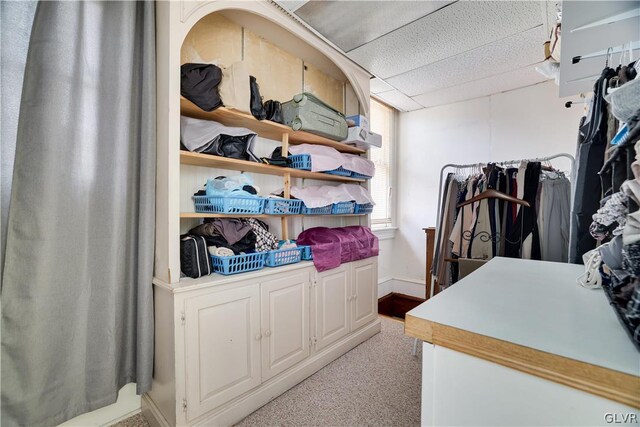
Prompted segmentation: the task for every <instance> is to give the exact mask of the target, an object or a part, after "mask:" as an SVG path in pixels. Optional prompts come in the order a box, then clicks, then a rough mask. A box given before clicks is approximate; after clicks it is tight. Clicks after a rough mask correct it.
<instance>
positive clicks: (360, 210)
mask: <svg viewBox="0 0 640 427" xmlns="http://www.w3.org/2000/svg"><path fill="white" fill-rule="evenodd" d="M371 212H373V205H372V204H371V203H364V204H361V203H356V207H355V209H354V211H353V213H356V214H370V213H371Z"/></svg>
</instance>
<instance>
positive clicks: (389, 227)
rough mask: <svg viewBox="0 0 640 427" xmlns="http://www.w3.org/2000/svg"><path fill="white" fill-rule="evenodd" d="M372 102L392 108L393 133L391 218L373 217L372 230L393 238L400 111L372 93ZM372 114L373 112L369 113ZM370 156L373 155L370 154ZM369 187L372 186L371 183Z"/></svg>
mask: <svg viewBox="0 0 640 427" xmlns="http://www.w3.org/2000/svg"><path fill="white" fill-rule="evenodd" d="M371 102H377V103H378V104H381V105H382V106H384V107H386V108H388V109H390V110H391V113H392V118H391V134H390V135H389V141H390V145H391V146H390V147H389V159H388V165H389V191H388V193H387V204H388V207H389V218H384V219H379V220H377V221H376V220H374V219H373V218H371V230H372V231H373V232H374V234H376V235H377V236H378V238H379V239H392V238H394V237H395V231H396V230H397V229H398V227H397V226H396V218H397V186H396V183H397V163H396V162H397V150H398V120H399V113H400V112H399V111H398V109H397V108H395V107H393V106H391V105H389V104H388V103H386V102H384V101H383V100H381V99H380V98H377V97H375V96H373V95H371ZM369 115H370V116H371V112H370V114H369ZM376 149H378V148H374V147H372V148H371V149H370V150H376ZM369 157H371V156H370V155H369ZM369 187H371V186H370V185H369Z"/></svg>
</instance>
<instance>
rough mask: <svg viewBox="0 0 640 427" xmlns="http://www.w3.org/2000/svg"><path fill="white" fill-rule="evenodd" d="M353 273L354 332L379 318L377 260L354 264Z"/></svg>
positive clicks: (352, 319) (352, 316) (352, 325)
mask: <svg viewBox="0 0 640 427" xmlns="http://www.w3.org/2000/svg"><path fill="white" fill-rule="evenodd" d="M351 271H352V275H351V289H352V310H351V330H352V331H354V330H356V329H358V328H360V327H362V326H364V325H366V324H367V323H369V322H371V321H373V320H375V319H376V317H377V316H378V295H377V288H378V263H377V258H367V259H364V260H360V261H356V262H353V263H352V264H351Z"/></svg>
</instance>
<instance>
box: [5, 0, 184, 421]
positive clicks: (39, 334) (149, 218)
mask: <svg viewBox="0 0 640 427" xmlns="http://www.w3.org/2000/svg"><path fill="white" fill-rule="evenodd" d="M5 7H9V6H8V5H7V4H5V3H3V4H2V13H3V17H2V19H3V21H4V11H5ZM2 30H3V33H4V31H5V28H4V27H3V29H2ZM155 34H156V33H155V3H154V2H39V3H38V6H37V11H36V15H35V18H34V21H33V28H32V32H31V39H30V46H29V53H28V57H27V65H26V68H25V73H24V85H23V88H22V97H21V99H22V101H21V102H22V103H21V106H20V119H19V125H18V133H17V144H16V154H15V168H14V175H13V176H14V178H13V188H12V193H11V204H10V212H9V220H8V227H7V230H6V232H7V250H6V258H5V269H4V274H3V287H2V310H1V311H2V334H1V335H2V374H1V375H2V390H1V393H2V421H1V424H2V425H3V426H13V425H22V426H51V425H58V424H60V423H62V422H64V421H65V420H68V419H70V418H73V417H75V416H77V415H79V414H82V413H85V412H88V411H92V410H95V409H98V408H100V407H103V406H106V405H109V404H111V403H114V402H115V401H116V399H117V397H118V391H119V390H120V389H121V388H122V387H123V386H124V385H125V384H128V383H131V382H135V383H136V387H137V392H138V394H141V393H144V392H147V391H149V390H150V389H151V380H152V372H153V349H154V345H153V340H154V332H153V330H154V323H153V322H154V319H153V285H152V280H153V265H154V230H155V194H156V191H155V183H156V169H155V168H156V60H155V55H156V49H155V47H156V40H155ZM3 36H4V35H3ZM114 41H117V42H114ZM3 44H4V40H3ZM3 56H4V51H3ZM3 59H4V58H3ZM3 73H4V70H3ZM3 79H4V75H3ZM3 89H4V82H3ZM3 96H4V93H3ZM3 126H4V123H3ZM2 143H3V145H4V143H5V141H4V140H3V142H2ZM3 160H4V159H3ZM177 237H178V236H176V238H177ZM176 244H178V241H176ZM176 255H178V252H176Z"/></svg>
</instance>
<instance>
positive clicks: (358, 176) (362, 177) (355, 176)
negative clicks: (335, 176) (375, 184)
mask: <svg viewBox="0 0 640 427" xmlns="http://www.w3.org/2000/svg"><path fill="white" fill-rule="evenodd" d="M351 178H356V179H371V178H372V177H371V176H369V175H362V174H361V173H357V172H351Z"/></svg>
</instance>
